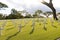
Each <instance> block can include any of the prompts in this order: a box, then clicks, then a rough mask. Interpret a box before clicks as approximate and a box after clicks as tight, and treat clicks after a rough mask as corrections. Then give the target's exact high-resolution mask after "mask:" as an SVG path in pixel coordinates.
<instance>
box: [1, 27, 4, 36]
mask: <svg viewBox="0 0 60 40" xmlns="http://www.w3.org/2000/svg"><path fill="white" fill-rule="evenodd" d="M3 29H4V28H3V27H0V36H1V35H2V30H3Z"/></svg>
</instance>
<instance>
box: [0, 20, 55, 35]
mask: <svg viewBox="0 0 60 40" xmlns="http://www.w3.org/2000/svg"><path fill="white" fill-rule="evenodd" d="M36 20H38V19H32V25H31V27H32V31H31V32H30V34H32V33H33V31H34V28H35V22H36ZM11 21H12V23H13V24H14V25H15V26H16V24H17V23H16V22H15V20H11ZM20 21H22V20H20ZM29 21H31V20H29V19H28V20H26V19H25V20H24V23H25V24H24V26H25V25H26V24H27V23H28V22H29ZM38 21H40V22H43V25H44V27H43V28H44V30H47V28H46V24H47V23H46V22H47V20H46V19H44V20H43V19H39V20H38ZM6 22H7V21H5V22H4V23H3V24H2V26H1V27H0V35H2V30H4V26H5V25H6ZM51 23H52V26H53V27H56V26H54V25H53V23H54V21H53V20H51ZM22 27H23V25H21V24H19V25H18V30H19V31H21V29H22Z"/></svg>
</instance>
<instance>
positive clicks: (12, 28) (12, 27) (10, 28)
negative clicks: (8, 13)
mask: <svg viewBox="0 0 60 40" xmlns="http://www.w3.org/2000/svg"><path fill="white" fill-rule="evenodd" d="M11 29H14V27H12V28H8V29H6V30H11Z"/></svg>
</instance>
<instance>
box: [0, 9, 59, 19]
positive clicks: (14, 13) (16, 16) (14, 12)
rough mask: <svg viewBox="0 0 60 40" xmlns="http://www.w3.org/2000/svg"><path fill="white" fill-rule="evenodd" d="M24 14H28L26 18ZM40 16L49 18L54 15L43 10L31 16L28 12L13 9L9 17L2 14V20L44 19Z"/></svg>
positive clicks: (0, 14) (0, 15)
mask: <svg viewBox="0 0 60 40" xmlns="http://www.w3.org/2000/svg"><path fill="white" fill-rule="evenodd" d="M24 13H26V14H25V16H24ZM22 14H23V15H22ZM40 14H43V15H44V16H46V17H47V18H48V17H49V16H50V15H51V14H52V12H50V11H47V12H44V13H43V12H42V10H36V11H35V12H34V14H33V15H31V14H29V13H28V12H27V11H17V10H15V9H12V10H11V14H9V15H8V16H6V15H3V14H2V13H0V19H20V18H44V16H41V15H40ZM58 15H60V13H58V14H57V16H58Z"/></svg>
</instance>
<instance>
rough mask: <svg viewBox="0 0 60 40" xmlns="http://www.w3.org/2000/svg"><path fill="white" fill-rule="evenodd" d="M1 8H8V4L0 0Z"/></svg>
mask: <svg viewBox="0 0 60 40" xmlns="http://www.w3.org/2000/svg"><path fill="white" fill-rule="evenodd" d="M1 8H8V6H7V5H6V4H4V3H2V2H0V9H1Z"/></svg>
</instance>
